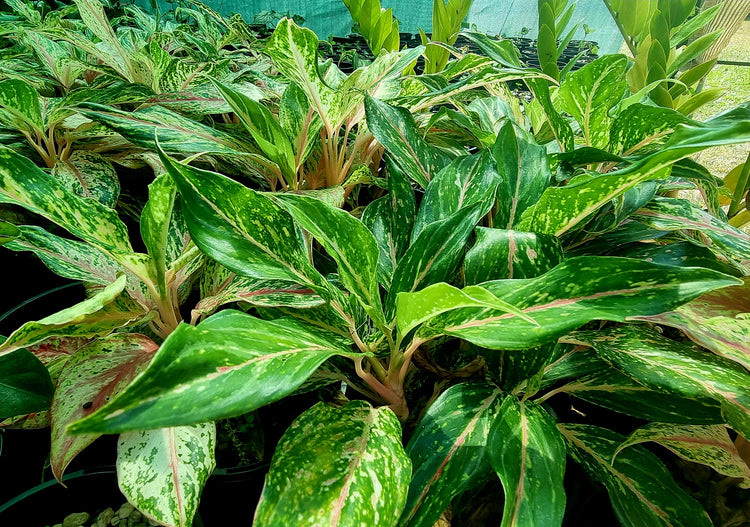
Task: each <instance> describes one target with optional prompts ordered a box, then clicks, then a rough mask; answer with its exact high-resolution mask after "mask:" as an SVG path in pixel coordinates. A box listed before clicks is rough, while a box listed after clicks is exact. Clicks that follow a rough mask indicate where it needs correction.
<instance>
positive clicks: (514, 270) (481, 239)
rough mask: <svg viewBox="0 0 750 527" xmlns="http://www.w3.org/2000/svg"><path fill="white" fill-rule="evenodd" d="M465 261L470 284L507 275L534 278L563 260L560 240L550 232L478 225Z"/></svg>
mask: <svg viewBox="0 0 750 527" xmlns="http://www.w3.org/2000/svg"><path fill="white" fill-rule="evenodd" d="M474 232H475V234H476V237H477V239H476V242H475V243H474V245H473V246H472V248H471V249H469V252H467V253H466V259H465V260H464V267H465V271H464V272H465V279H466V283H467V284H478V283H481V282H486V281H488V280H501V279H505V278H534V277H536V276H539V275H540V274H543V273H546V272H547V271H549V270H550V269H552V268H553V267H555V266H556V265H558V264H559V263H560V262H562V260H563V251H562V247H561V246H560V242H559V241H558V240H557V238H555V237H554V236H550V235H549V234H537V233H533V232H521V231H512V230H504V229H488V228H486V227H477V228H476V230H475V231H474Z"/></svg>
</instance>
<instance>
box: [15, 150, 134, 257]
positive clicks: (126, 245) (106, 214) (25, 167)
mask: <svg viewBox="0 0 750 527" xmlns="http://www.w3.org/2000/svg"><path fill="white" fill-rule="evenodd" d="M0 203H11V204H14V205H20V206H22V207H24V208H26V209H27V210H29V211H31V212H34V213H36V214H39V215H41V216H44V217H45V218H47V219H48V220H50V221H53V222H55V223H57V224H58V225H60V226H61V227H63V228H65V229H66V230H67V231H68V232H70V233H71V234H74V235H76V236H78V237H79V238H81V239H82V240H84V241H87V242H89V243H92V244H94V245H95V246H97V247H100V248H102V249H104V250H105V251H107V252H110V253H113V255H114V253H126V254H132V253H133V249H132V248H131V246H130V241H129V238H128V232H127V228H126V227H125V224H124V223H122V221H121V220H120V219H119V218H118V217H117V213H116V212H115V211H113V210H112V209H110V208H109V207H107V206H105V205H102V204H101V203H98V202H96V201H92V200H89V199H86V198H82V197H79V196H77V195H76V194H74V193H73V192H70V191H69V190H68V189H67V188H66V187H65V186H63V185H62V184H61V183H60V182H58V181H57V180H56V179H55V178H54V177H52V176H51V175H49V174H47V173H45V172H43V171H42V170H41V169H39V168H38V167H37V166H36V165H34V163H32V162H31V161H29V160H28V159H26V158H25V157H23V156H20V155H18V154H16V153H15V152H13V151H12V150H10V149H9V148H6V147H4V146H0Z"/></svg>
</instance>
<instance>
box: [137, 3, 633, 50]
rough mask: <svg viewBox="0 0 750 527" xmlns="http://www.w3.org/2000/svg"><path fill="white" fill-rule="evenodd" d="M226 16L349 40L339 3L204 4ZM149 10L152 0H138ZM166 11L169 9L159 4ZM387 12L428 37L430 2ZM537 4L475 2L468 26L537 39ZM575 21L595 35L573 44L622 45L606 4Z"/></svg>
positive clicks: (582, 6)
mask: <svg viewBox="0 0 750 527" xmlns="http://www.w3.org/2000/svg"><path fill="white" fill-rule="evenodd" d="M204 2H205V3H206V4H208V5H209V6H211V7H212V8H214V9H216V10H217V11H219V12H221V13H223V14H227V15H228V14H231V13H240V14H241V15H242V16H243V17H244V18H245V20H247V21H248V22H250V21H252V19H253V16H254V15H255V14H256V13H259V12H261V11H270V10H273V11H276V12H277V13H286V12H287V11H288V12H289V13H290V14H298V15H301V16H303V17H304V18H305V23H304V25H305V26H306V27H309V28H310V29H312V30H314V31H315V32H316V33H317V34H318V37H320V38H327V37H328V36H329V35H335V36H342V35H347V34H349V32H350V31H351V28H352V20H351V17H350V16H349V11H347V9H346V7H345V6H344V3H343V2H342V1H341V0H244V1H243V0H204ZM138 3H139V4H140V5H143V6H147V5H148V3H149V0H139V2H138ZM160 3H161V5H162V7H163V9H168V8H169V7H170V5H171V4H169V3H167V2H163V1H162V2H160ZM381 5H382V6H383V7H391V8H393V13H394V15H395V16H396V18H398V20H399V23H400V27H401V31H404V32H409V33H416V32H417V28H419V27H421V28H422V29H424V30H425V31H427V32H430V31H431V26H432V0H409V1H404V0H381ZM536 6H537V0H474V3H473V4H472V6H471V10H470V11H469V15H468V17H467V18H466V22H467V23H468V24H470V25H471V26H472V27H476V29H478V30H479V31H483V32H485V33H489V34H491V35H504V36H508V37H519V36H527V37H529V38H536V33H537V7H536ZM572 20H573V22H574V23H575V22H578V21H581V22H584V23H585V24H586V25H587V26H588V27H589V28H590V29H593V30H594V32H593V33H591V34H589V35H586V34H585V32H584V29H583V24H581V27H580V28H579V29H578V32H577V33H576V35H575V37H574V38H575V39H580V40H583V39H586V40H594V41H596V42H598V43H599V52H600V54H602V53H616V52H617V51H618V50H619V49H620V46H621V45H622V37H621V36H620V33H619V31H618V30H617V26H616V25H615V23H614V21H613V20H612V17H611V16H610V14H609V12H608V11H607V8H606V6H605V5H604V2H603V1H602V0H578V4H577V6H576V9H575V12H574V15H573V19H572Z"/></svg>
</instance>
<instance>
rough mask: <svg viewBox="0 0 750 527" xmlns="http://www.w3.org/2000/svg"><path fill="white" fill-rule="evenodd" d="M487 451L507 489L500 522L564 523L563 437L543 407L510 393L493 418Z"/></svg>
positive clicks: (542, 526)
mask: <svg viewBox="0 0 750 527" xmlns="http://www.w3.org/2000/svg"><path fill="white" fill-rule="evenodd" d="M487 453H488V454H489V457H490V462H491V463H492V468H494V469H495V472H496V473H497V475H498V477H499V478H500V481H501V482H502V483H503V490H504V492H505V502H504V506H503V520H502V523H501V525H502V526H503V527H505V526H519V527H520V526H528V527H545V526H550V527H556V526H559V525H561V524H562V519H563V515H564V513H565V489H564V487H563V477H564V476H565V442H564V440H563V438H562V435H561V434H560V431H559V430H558V429H557V423H555V420H554V419H553V418H552V417H551V416H550V415H549V414H548V413H547V411H546V410H544V409H543V408H542V407H541V406H539V405H538V404H536V403H534V402H532V401H519V400H518V398H517V397H516V396H515V395H513V394H511V395H508V396H507V397H506V398H505V400H503V404H502V405H501V406H500V411H499V414H498V416H497V417H496V418H495V422H494V423H493V424H492V429H491V430H490V434H489V439H488V440H487Z"/></svg>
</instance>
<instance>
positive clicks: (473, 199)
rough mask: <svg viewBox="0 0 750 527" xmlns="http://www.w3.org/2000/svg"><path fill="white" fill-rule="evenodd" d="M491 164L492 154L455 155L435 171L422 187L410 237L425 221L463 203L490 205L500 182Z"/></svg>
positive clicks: (443, 215)
mask: <svg viewBox="0 0 750 527" xmlns="http://www.w3.org/2000/svg"><path fill="white" fill-rule="evenodd" d="M493 165H494V163H493V162H492V156H490V155H489V153H487V152H484V153H482V154H475V155H471V156H461V157H459V158H456V159H454V160H453V161H451V162H450V163H449V164H448V165H446V166H445V167H444V168H443V169H442V170H441V171H440V172H438V174H437V175H436V176H435V177H434V179H432V181H430V183H429V185H427V189H426V190H425V193H424V197H423V198H422V204H421V206H420V207H419V212H418V213H417V218H416V220H415V221H414V230H413V231H412V233H411V235H412V238H414V239H415V240H416V239H417V238H418V237H419V234H420V233H421V232H422V230H424V228H425V227H426V226H427V225H429V224H431V223H435V222H436V221H441V220H445V219H447V218H449V217H451V216H453V215H454V214H455V213H457V212H458V211H459V210H460V209H462V208H463V207H468V206H471V205H474V204H476V203H488V202H489V203H490V206H491V203H492V202H494V196H495V189H496V188H497V185H498V183H500V175H499V174H498V173H497V171H496V170H495V167H494V166H493Z"/></svg>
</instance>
